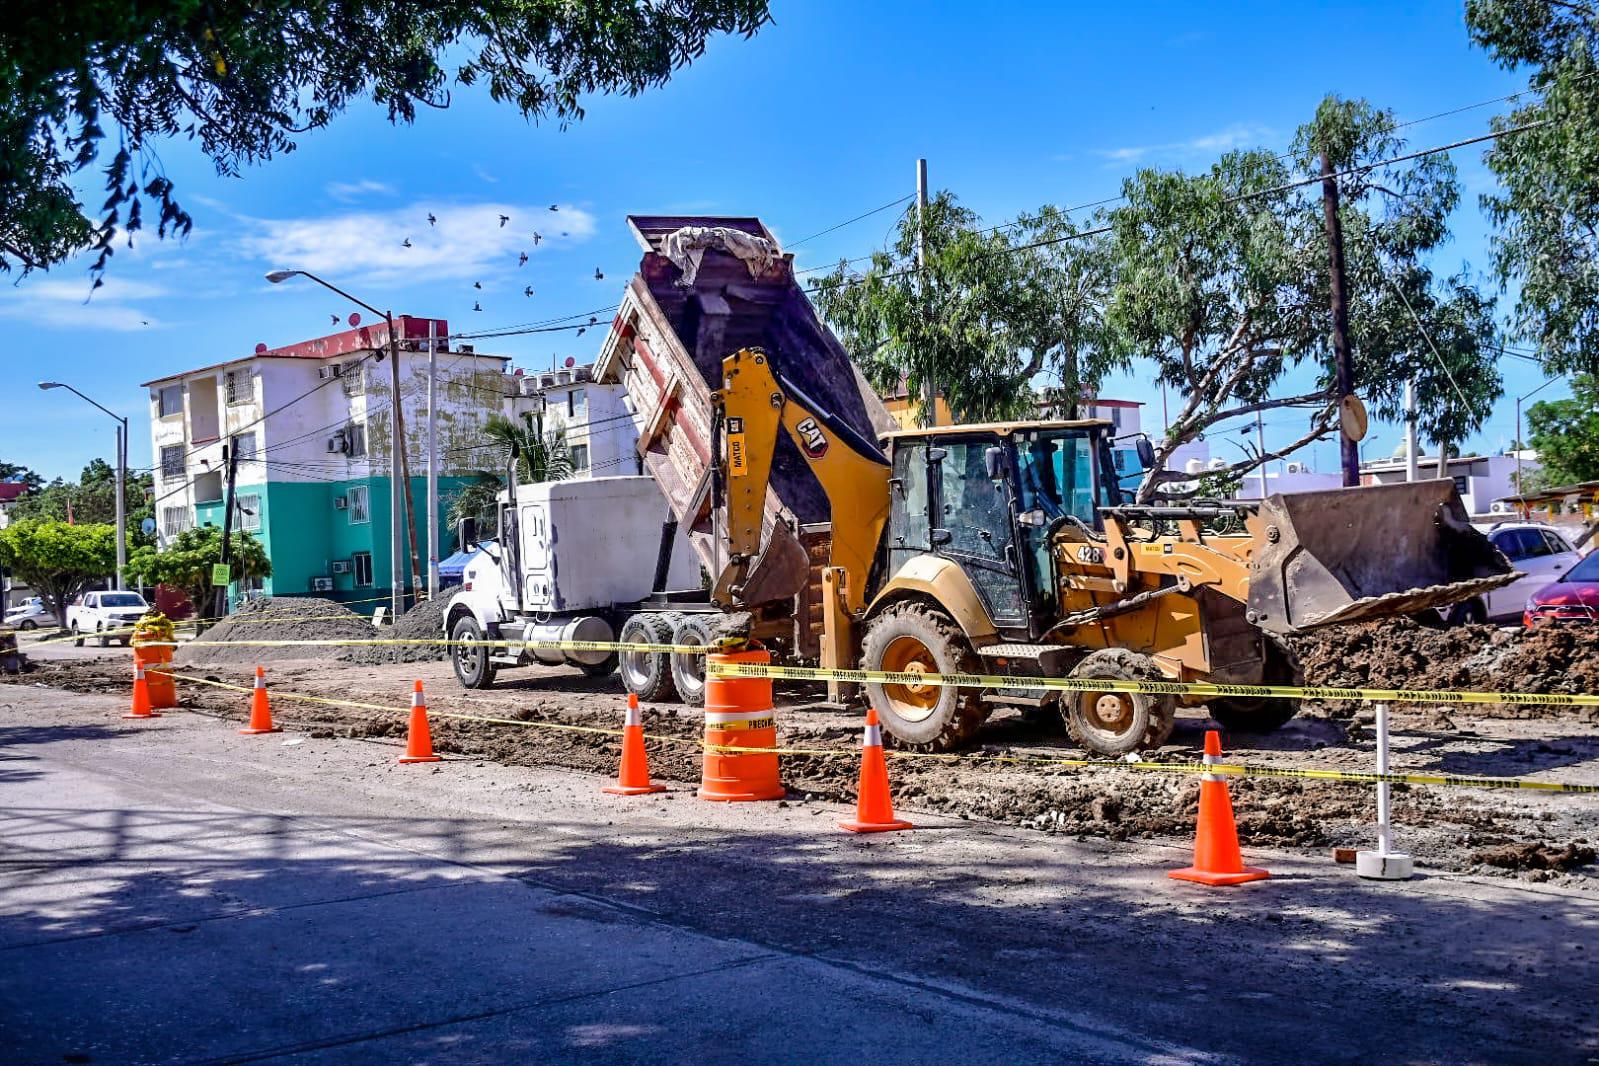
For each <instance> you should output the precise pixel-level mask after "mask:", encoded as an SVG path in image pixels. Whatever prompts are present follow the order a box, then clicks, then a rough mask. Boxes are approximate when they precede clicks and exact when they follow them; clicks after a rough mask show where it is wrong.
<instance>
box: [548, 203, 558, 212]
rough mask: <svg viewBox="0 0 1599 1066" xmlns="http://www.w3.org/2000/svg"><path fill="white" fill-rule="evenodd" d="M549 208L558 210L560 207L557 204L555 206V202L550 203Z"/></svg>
mask: <svg viewBox="0 0 1599 1066" xmlns="http://www.w3.org/2000/svg"><path fill="white" fill-rule="evenodd" d="M550 210H551V211H559V210H560V208H559V207H557V206H556V205H555V204H551V205H550Z"/></svg>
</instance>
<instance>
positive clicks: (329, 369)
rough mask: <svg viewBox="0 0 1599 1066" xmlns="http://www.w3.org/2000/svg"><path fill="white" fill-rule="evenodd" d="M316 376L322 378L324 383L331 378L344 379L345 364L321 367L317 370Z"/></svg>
mask: <svg viewBox="0 0 1599 1066" xmlns="http://www.w3.org/2000/svg"><path fill="white" fill-rule="evenodd" d="M316 376H317V377H319V378H321V379H322V380H323V381H327V380H328V379H329V378H337V377H343V376H344V364H343V363H331V364H329V365H328V366H319V367H317V368H316Z"/></svg>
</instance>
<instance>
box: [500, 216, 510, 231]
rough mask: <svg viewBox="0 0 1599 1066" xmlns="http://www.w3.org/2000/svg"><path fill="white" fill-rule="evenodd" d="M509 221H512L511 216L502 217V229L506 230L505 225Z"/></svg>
mask: <svg viewBox="0 0 1599 1066" xmlns="http://www.w3.org/2000/svg"><path fill="white" fill-rule="evenodd" d="M509 221H511V216H510V215H501V216H500V228H501V229H504V228H505V224H506V223H507V222H509Z"/></svg>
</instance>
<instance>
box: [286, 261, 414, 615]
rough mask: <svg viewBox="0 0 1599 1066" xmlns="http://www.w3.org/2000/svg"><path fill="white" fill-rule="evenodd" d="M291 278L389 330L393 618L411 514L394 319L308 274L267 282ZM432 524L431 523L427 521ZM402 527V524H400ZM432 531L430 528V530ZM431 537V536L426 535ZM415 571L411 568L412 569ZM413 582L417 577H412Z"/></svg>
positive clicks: (400, 595) (401, 593) (401, 598)
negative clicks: (344, 302) (369, 316)
mask: <svg viewBox="0 0 1599 1066" xmlns="http://www.w3.org/2000/svg"><path fill="white" fill-rule="evenodd" d="M293 277H302V278H309V279H310V280H312V281H314V282H316V283H317V284H318V285H320V286H322V287H323V288H324V289H327V290H328V291H330V292H333V293H337V294H338V295H340V296H342V297H344V298H345V299H346V300H349V301H350V302H351V303H353V304H355V305H357V306H359V307H364V308H366V309H367V310H368V311H371V312H372V313H373V314H374V315H382V316H383V320H384V322H386V323H388V327H389V377H390V383H391V385H392V387H393V389H394V402H393V403H391V404H389V437H390V440H391V442H392V443H391V445H390V447H389V583H390V585H391V586H392V590H391V594H390V597H389V609H390V611H392V612H393V614H394V617H395V618H399V616H400V615H401V614H403V613H404V605H405V576H404V571H403V570H402V569H401V563H400V552H401V546H402V545H403V544H404V543H405V533H404V532H402V531H403V530H404V529H405V528H406V526H410V525H412V523H411V522H410V512H411V482H410V478H409V471H405V474H406V477H405V478H404V483H405V506H404V510H403V512H402V509H401V501H400V485H401V481H402V476H401V475H402V470H403V469H404V461H405V428H404V421H403V420H402V418H401V415H400V342H399V340H398V338H396V337H395V335H394V315H392V314H391V313H389V312H388V311H379V310H378V309H377V308H376V307H373V306H372V305H371V304H369V303H367V302H366V301H365V300H358V299H356V298H355V297H354V296H351V295H350V294H349V293H347V292H345V291H344V290H343V289H341V288H339V287H338V286H337V285H334V284H333V283H332V282H330V281H328V280H326V279H325V278H319V277H317V276H316V275H315V274H313V273H311V272H310V271H309V270H286V269H279V270H273V271H269V272H268V273H267V276H266V279H267V280H268V281H270V282H271V283H272V284H274V285H278V284H281V283H282V282H285V281H288V280H289V279H290V278H293ZM429 521H430V522H431V521H432V519H431V518H430V519H429ZM402 523H403V524H402ZM429 528H430V530H431V528H432V527H431V526H430V527H429ZM429 535H430V536H431V535H432V534H431V533H430V534H429ZM412 569H413V570H414V569H415V568H414V567H413V568H412ZM412 579H413V581H415V580H417V575H416V574H414V573H413V575H412Z"/></svg>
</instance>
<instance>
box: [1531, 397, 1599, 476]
mask: <svg viewBox="0 0 1599 1066" xmlns="http://www.w3.org/2000/svg"><path fill="white" fill-rule="evenodd" d="M1527 431H1528V432H1527V444H1528V446H1530V447H1532V448H1535V449H1536V450H1537V452H1538V461H1539V463H1540V464H1542V469H1541V470H1539V472H1538V482H1539V484H1540V485H1543V486H1549V487H1553V486H1556V485H1570V484H1572V483H1574V482H1578V481H1595V480H1599V378H1595V377H1593V376H1592V375H1589V374H1578V375H1577V376H1576V377H1575V378H1573V379H1572V382H1571V399H1569V400H1544V401H1542V402H1540V403H1535V404H1533V405H1532V406H1531V407H1529V408H1527Z"/></svg>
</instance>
